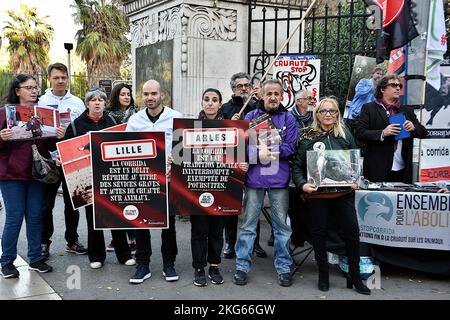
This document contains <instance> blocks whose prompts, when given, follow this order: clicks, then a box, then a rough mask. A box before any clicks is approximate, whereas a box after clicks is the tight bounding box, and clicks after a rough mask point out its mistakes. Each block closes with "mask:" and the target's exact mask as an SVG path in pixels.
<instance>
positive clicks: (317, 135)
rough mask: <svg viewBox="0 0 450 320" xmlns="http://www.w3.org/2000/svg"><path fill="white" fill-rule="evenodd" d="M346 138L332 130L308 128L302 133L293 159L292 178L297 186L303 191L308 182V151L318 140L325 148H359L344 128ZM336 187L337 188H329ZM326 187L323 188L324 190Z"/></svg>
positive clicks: (312, 148)
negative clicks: (321, 130)
mask: <svg viewBox="0 0 450 320" xmlns="http://www.w3.org/2000/svg"><path fill="white" fill-rule="evenodd" d="M344 132H345V139H344V138H343V137H335V135H334V133H332V132H317V131H314V130H313V129H312V128H306V129H304V130H303V131H302V133H301V134H300V136H299V138H298V141H297V153H296V154H295V156H294V159H293V161H292V164H293V166H292V180H293V182H294V184H295V186H296V188H297V189H298V190H299V191H301V192H303V185H304V184H305V183H307V182H308V181H307V170H306V169H307V168H306V152H307V151H308V150H314V145H315V144H316V143H317V142H322V144H323V145H324V146H325V150H349V149H358V146H357V145H356V143H355V140H354V139H353V136H352V134H351V133H350V131H349V130H348V129H346V128H344ZM328 189H329V190H331V189H336V188H328ZM323 190H324V189H322V191H323Z"/></svg>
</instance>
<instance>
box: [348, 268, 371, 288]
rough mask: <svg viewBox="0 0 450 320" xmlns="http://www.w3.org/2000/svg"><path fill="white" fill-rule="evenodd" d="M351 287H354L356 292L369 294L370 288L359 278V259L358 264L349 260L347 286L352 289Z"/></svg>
mask: <svg viewBox="0 0 450 320" xmlns="http://www.w3.org/2000/svg"><path fill="white" fill-rule="evenodd" d="M353 287H355V290H356V292H358V293H360V294H366V295H370V289H369V288H367V286H366V285H365V284H364V283H363V282H362V280H361V275H360V273H359V260H358V264H355V262H352V263H350V262H349V266H348V275H347V288H348V289H352V288H353Z"/></svg>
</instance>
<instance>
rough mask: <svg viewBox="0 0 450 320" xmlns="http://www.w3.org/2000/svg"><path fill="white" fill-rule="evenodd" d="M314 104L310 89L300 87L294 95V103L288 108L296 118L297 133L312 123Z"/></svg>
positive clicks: (314, 100) (314, 99)
mask: <svg viewBox="0 0 450 320" xmlns="http://www.w3.org/2000/svg"><path fill="white" fill-rule="evenodd" d="M315 106H316V98H315V97H314V95H313V93H312V92H311V91H310V90H307V89H302V90H300V91H299V92H297V93H296V95H295V105H294V106H293V107H292V109H291V110H290V112H291V114H292V115H293V116H294V118H295V120H296V123H295V124H296V126H297V131H298V134H299V135H300V133H301V132H302V130H303V129H305V128H307V127H309V126H310V125H311V124H312V121H313V118H312V111H313V109H314V108H315Z"/></svg>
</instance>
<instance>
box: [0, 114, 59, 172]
mask: <svg viewBox="0 0 450 320" xmlns="http://www.w3.org/2000/svg"><path fill="white" fill-rule="evenodd" d="M4 128H6V110H5V108H4V107H2V108H0V130H3V129H4ZM33 143H36V145H37V147H38V150H39V153H40V154H42V155H43V156H48V151H49V150H54V149H55V143H56V138H50V139H38V140H35V141H33V140H29V141H3V140H2V139H1V138H0V180H33V177H32V176H31V163H32V160H33V156H32V153H31V145H32V144H33Z"/></svg>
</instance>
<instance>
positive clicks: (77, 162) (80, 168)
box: [56, 123, 127, 210]
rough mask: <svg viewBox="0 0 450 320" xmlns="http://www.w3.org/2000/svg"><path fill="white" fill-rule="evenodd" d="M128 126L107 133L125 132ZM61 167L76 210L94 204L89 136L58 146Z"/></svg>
mask: <svg viewBox="0 0 450 320" xmlns="http://www.w3.org/2000/svg"><path fill="white" fill-rule="evenodd" d="M126 127H127V124H126V123H124V124H118V125H116V126H113V127H109V128H107V129H105V131H125V129H126ZM56 147H57V149H58V154H59V158H60V161H61V167H62V170H63V173H64V178H65V180H66V184H67V189H68V191H69V195H70V200H71V202H72V207H73V209H74V210H77V209H80V208H82V207H85V206H87V205H90V204H92V169H91V149H90V144H89V134H84V135H81V136H78V137H75V138H72V139H67V140H64V141H61V142H58V143H57V144H56Z"/></svg>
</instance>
